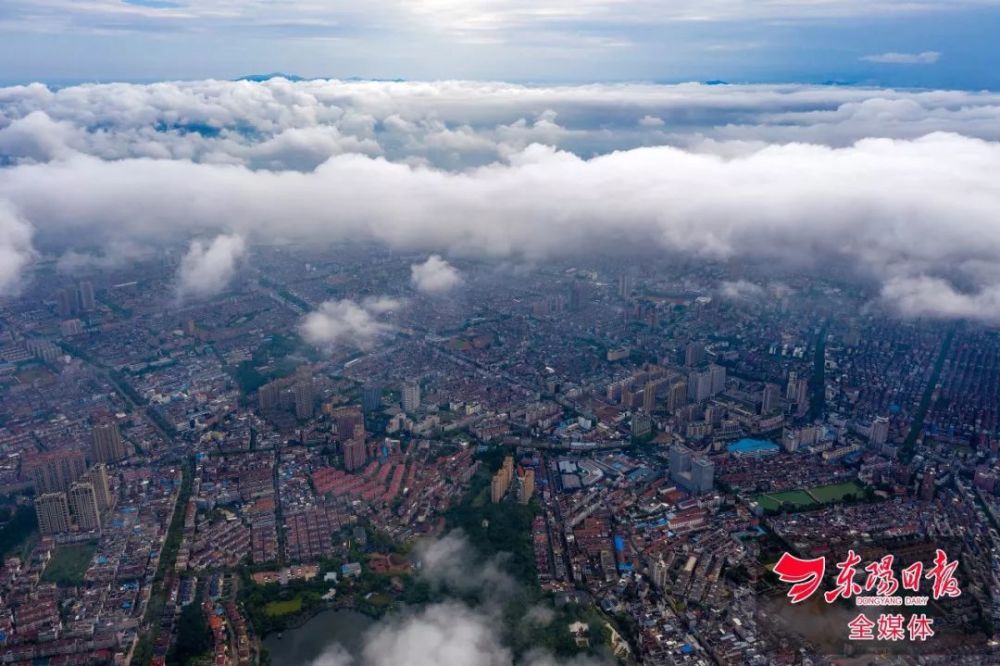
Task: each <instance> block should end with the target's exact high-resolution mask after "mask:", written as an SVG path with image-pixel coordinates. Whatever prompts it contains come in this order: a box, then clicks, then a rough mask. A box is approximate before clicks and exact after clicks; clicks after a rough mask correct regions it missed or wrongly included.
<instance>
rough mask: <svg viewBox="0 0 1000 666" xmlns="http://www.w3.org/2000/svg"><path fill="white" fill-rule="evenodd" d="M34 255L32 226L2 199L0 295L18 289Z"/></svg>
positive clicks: (0, 220)
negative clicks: (22, 275)
mask: <svg viewBox="0 0 1000 666" xmlns="http://www.w3.org/2000/svg"><path fill="white" fill-rule="evenodd" d="M33 256H34V250H33V249H32V246H31V226H29V225H28V223H27V222H25V221H24V220H23V219H21V218H20V217H19V216H18V215H17V214H16V213H15V212H14V211H13V210H11V208H10V207H9V206H6V205H4V204H3V202H2V201H0V296H3V295H5V294H10V293H14V292H16V291H17V289H18V287H19V286H20V284H21V271H23V270H24V268H25V266H27V265H28V263H29V262H30V261H31V259H32V258H33Z"/></svg>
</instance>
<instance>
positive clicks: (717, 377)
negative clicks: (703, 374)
mask: <svg viewBox="0 0 1000 666" xmlns="http://www.w3.org/2000/svg"><path fill="white" fill-rule="evenodd" d="M708 374H709V377H710V378H711V382H712V389H711V390H712V395H719V394H720V393H722V392H723V391H725V390H726V369H725V368H724V367H722V366H721V365H716V364H715V363H713V364H711V365H710V366H708Z"/></svg>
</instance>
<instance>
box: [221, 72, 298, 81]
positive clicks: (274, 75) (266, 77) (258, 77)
mask: <svg viewBox="0 0 1000 666" xmlns="http://www.w3.org/2000/svg"><path fill="white" fill-rule="evenodd" d="M271 79H288V80H289V81H304V80H305V79H303V78H302V77H301V76H296V75H295V74H285V73H284V72H271V73H270V74H248V75H247V76H241V77H240V78H238V79H236V80H237V81H254V82H256V83H261V82H262V81H270V80H271Z"/></svg>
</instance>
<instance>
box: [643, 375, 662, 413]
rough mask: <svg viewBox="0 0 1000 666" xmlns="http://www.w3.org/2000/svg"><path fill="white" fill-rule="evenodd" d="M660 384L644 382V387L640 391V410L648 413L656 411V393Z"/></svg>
mask: <svg viewBox="0 0 1000 666" xmlns="http://www.w3.org/2000/svg"><path fill="white" fill-rule="evenodd" d="M659 387H660V383H659V382H657V381H652V380H651V381H648V382H646V387H645V388H644V389H642V408H643V409H645V410H646V411H647V412H649V413H653V411H654V410H655V409H656V392H657V389H659Z"/></svg>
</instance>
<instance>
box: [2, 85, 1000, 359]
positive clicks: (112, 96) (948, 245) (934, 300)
mask: <svg viewBox="0 0 1000 666" xmlns="http://www.w3.org/2000/svg"><path fill="white" fill-rule="evenodd" d="M998 120H1000V96H998V95H994V94H992V93H981V94H978V93H977V94H974V93H964V92H948V91H926V92H898V91H892V90H866V89H860V88H827V87H806V86H775V87H769V86H703V85H680V86H653V85H621V86H583V87H560V88H544V87H542V88H532V87H521V86H513V85H508V84H482V83H463V82H441V83H345V82H338V81H309V82H301V83H293V82H289V81H285V80H275V81H270V82H267V83H263V84H260V83H249V82H235V83H230V82H219V81H203V82H194V83H183V84H181V83H162V84H153V85H146V86H138V85H134V86H133V85H123V84H118V85H111V86H78V87H73V88H65V89H62V90H58V91H52V90H49V89H47V88H45V87H44V86H37V85H35V86H27V87H17V88H6V89H0V160H3V163H4V164H6V166H3V167H0V200H2V201H5V202H6V203H5V204H4V206H5V207H6V208H7V209H8V210H9V211H10V212H9V213H8V215H7V217H8V218H9V219H12V220H16V222H7V223H5V225H6V226H5V228H9V229H11V230H14V231H7V232H5V235H4V236H3V237H2V239H0V247H3V248H5V251H6V252H7V253H8V254H9V256H12V257H15V258H16V259H17V260H15V261H11V262H8V263H7V264H6V266H5V268H6V269H7V271H6V273H7V276H6V277H5V278H4V283H5V284H11V285H12V284H16V283H17V281H18V280H19V277H18V276H19V275H20V274H21V273H23V266H24V265H25V263H26V262H27V261H29V260H30V257H31V256H32V252H33V251H34V250H33V246H32V244H31V241H30V239H31V238H34V248H36V249H38V250H41V251H53V252H59V253H66V252H69V253H73V252H75V253H77V254H76V255H73V254H70V255H69V256H77V255H80V254H81V253H85V252H93V248H90V249H80V248H75V247H72V246H70V247H65V244H66V242H67V241H66V239H73V238H87V239H88V242H90V243H91V245H96V246H97V247H98V248H100V249H99V251H98V252H97V253H96V254H91V255H89V256H92V257H96V258H100V257H105V256H114V254H115V253H114V252H112V251H111V248H114V247H118V248H122V247H148V246H156V245H157V244H158V243H162V242H165V241H177V240H186V239H188V238H190V237H191V236H192V235H196V236H203V235H204V234H205V233H213V232H214V233H217V234H219V237H220V238H230V239H231V238H237V237H239V238H242V239H246V242H248V243H252V242H254V241H255V239H268V240H273V239H291V240H295V239H300V240H301V239H306V240H310V241H325V240H336V239H342V238H348V237H350V238H367V239H374V240H377V241H381V242H384V243H386V244H388V245H391V246H393V247H400V248H407V249H416V250H423V251H426V252H429V253H438V252H440V253H446V252H447V253H450V254H452V255H455V256H459V255H475V256H485V257H496V258H507V257H513V258H527V259H543V258H546V257H550V256H554V255H568V254H572V253H592V252H595V251H597V252H599V251H602V250H603V249H604V248H611V249H614V250H616V251H627V250H628V249H630V248H644V249H647V250H650V249H653V248H656V249H658V250H660V251H666V252H676V253H683V254H685V255H688V256H694V257H702V258H707V259H723V260H725V259H732V258H748V259H758V260H767V261H780V262H785V263H787V264H790V265H793V266H795V267H799V268H802V269H804V270H814V271H819V272H823V273H831V272H833V273H836V274H843V275H862V276H865V277H867V278H868V279H870V280H872V282H873V285H874V286H875V288H876V292H877V293H879V292H880V293H881V294H882V297H883V298H884V300H885V301H886V302H888V303H889V304H890V305H893V306H894V307H897V308H898V309H899V310H900V311H901V312H903V313H904V314H919V315H922V316H946V317H953V316H963V317H973V318H977V319H984V320H991V321H992V320H996V319H997V318H998V317H1000V315H998V314H996V313H995V312H991V311H989V310H986V309H979V308H970V307H961V308H960V307H956V306H955V304H954V301H955V300H956V299H957V300H959V301H961V302H965V300H964V299H971V302H973V303H979V302H982V300H983V299H989V298H990V294H992V293H993V292H994V290H995V289H997V287H998V285H1000V271H998V270H997V269H996V267H997V265H998V257H1000V216H998V215H997V211H998V210H1000V183H998V182H997V179H996V178H995V177H994V174H995V173H997V172H1000V143H998V140H1000V123H998V122H997V121H998ZM869 136H876V137H878V138H863V137H869ZM215 242H220V241H219V239H216V241H215ZM215 242H213V244H212V246H204V245H202V244H198V245H197V246H192V249H191V253H193V254H191V256H190V264H191V265H190V266H189V267H188V268H187V269H182V276H183V275H184V274H185V272H191V271H193V270H194V269H195V268H196V267H199V266H205V267H206V268H205V270H208V269H207V266H215V267H221V268H222V269H225V267H226V266H227V262H226V261H219V262H216V261H208V259H210V258H220V259H224V258H225V257H226V256H227V254H228V253H227V251H226V248H225V247H219V248H216V250H217V251H216V252H213V249H214V245H215ZM230 249H232V248H230ZM95 260H96V259H95ZM232 263H233V262H228V265H230V269H229V270H222V272H221V273H220V274H219V275H217V276H213V275H209V276H208V278H204V277H203V278H200V279H195V280H192V281H185V280H184V279H182V280H181V283H182V284H187V283H188V282H190V285H191V286H190V289H193V290H195V291H193V292H192V293H198V292H197V291H196V290H197V289H198V287H199V286H202V285H209V284H218V283H220V282H225V280H223V279H222V278H224V277H226V276H227V275H228V274H231V265H232ZM209 278H210V279H209ZM413 281H414V285H415V286H417V287H418V288H420V289H422V290H424V291H435V290H437V291H440V290H444V289H445V288H446V287H448V286H453V284H454V281H455V272H454V269H453V268H452V267H451V266H450V265H449V264H447V262H445V261H444V260H443V259H440V257H439V256H436V255H435V256H432V257H431V259H429V260H428V262H427V263H425V264H422V265H415V266H414V268H413ZM901 285H902V286H901ZM914 285H916V287H915V286H914ZM928 285H937V286H942V285H943V286H945V287H947V288H948V289H950V292H946V291H944V290H943V289H939V288H929V287H928ZM904 286H905V287H906V288H903V287H904ZM917 287H919V288H917ZM314 314H315V316H314V317H313V318H312V319H308V320H307V321H306V322H305V324H304V332H306V333H307V335H310V336H312V338H313V339H314V340H316V341H319V342H321V343H323V344H341V343H346V344H352V345H362V346H363V345H367V344H371V341H372V340H373V339H375V338H376V337H377V336H378V335H380V334H382V333H384V332H385V330H386V329H385V324H384V322H382V321H381V320H380V319H379V318H378V316H377V315H378V314H379V313H378V312H377V311H375V310H373V309H372V306H371V305H370V304H369V305H365V304H357V303H353V302H349V301H334V302H330V303H327V304H324V306H323V307H322V308H321V309H320V311H319V312H317V313H314Z"/></svg>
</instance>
